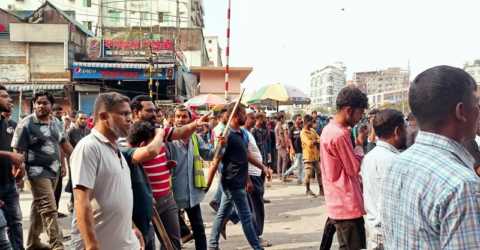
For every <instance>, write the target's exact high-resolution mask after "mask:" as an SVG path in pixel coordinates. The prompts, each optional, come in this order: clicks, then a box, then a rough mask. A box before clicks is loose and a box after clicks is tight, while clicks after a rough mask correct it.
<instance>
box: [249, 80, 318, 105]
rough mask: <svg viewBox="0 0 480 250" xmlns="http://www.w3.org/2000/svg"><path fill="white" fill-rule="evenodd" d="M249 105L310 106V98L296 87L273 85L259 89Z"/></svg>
mask: <svg viewBox="0 0 480 250" xmlns="http://www.w3.org/2000/svg"><path fill="white" fill-rule="evenodd" d="M247 103H248V104H263V105H277V107H278V105H293V104H310V98H308V96H307V95H305V94H304V93H303V92H302V91H300V90H299V89H297V88H296V87H294V86H290V85H283V84H272V85H268V86H265V87H262V88H261V89H259V90H258V91H257V92H255V94H254V95H253V96H252V97H250V100H249V101H248V102H247Z"/></svg>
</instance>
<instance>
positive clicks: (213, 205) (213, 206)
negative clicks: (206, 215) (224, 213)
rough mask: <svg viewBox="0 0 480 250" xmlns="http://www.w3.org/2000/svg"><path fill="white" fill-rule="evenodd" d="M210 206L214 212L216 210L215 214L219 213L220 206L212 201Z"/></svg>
mask: <svg viewBox="0 0 480 250" xmlns="http://www.w3.org/2000/svg"><path fill="white" fill-rule="evenodd" d="M209 205H210V207H211V208H212V209H213V210H215V212H218V209H219V208H220V204H218V203H216V202H213V201H210V203H209Z"/></svg>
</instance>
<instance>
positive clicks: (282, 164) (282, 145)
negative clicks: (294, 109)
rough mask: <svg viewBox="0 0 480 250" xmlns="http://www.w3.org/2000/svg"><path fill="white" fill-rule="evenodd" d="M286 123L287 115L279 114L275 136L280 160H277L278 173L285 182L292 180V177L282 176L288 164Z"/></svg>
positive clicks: (279, 177)
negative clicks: (284, 126) (284, 127)
mask: <svg viewBox="0 0 480 250" xmlns="http://www.w3.org/2000/svg"><path fill="white" fill-rule="evenodd" d="M284 124H285V116H283V115H279V116H278V118H277V126H276V127H275V138H276V139H277V144H276V147H277V150H278V162H277V174H278V179H279V180H283V181H284V182H287V181H292V180H290V179H286V178H282V176H283V173H285V171H286V168H287V166H288V162H289V160H288V157H289V156H288V153H289V152H288V148H287V141H286V140H285V132H284V129H283V125H284Z"/></svg>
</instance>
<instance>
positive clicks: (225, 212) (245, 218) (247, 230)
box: [208, 188, 263, 250]
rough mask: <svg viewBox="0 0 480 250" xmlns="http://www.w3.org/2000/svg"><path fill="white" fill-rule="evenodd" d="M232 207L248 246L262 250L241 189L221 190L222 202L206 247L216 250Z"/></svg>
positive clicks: (245, 197) (245, 194) (244, 194)
mask: <svg viewBox="0 0 480 250" xmlns="http://www.w3.org/2000/svg"><path fill="white" fill-rule="evenodd" d="M234 207H235V210H236V211H237V213H238V217H240V221H241V222H242V228H243V233H244V234H245V237H246V238H247V241H248V243H250V246H251V247H252V248H253V249H254V250H259V249H260V250H262V249H263V247H262V245H260V240H259V239H258V235H257V234H256V233H255V228H254V227H253V220H252V214H251V212H250V207H249V206H248V200H247V192H245V189H243V188H242V189H236V190H231V189H224V190H223V194H222V202H221V204H220V208H219V209H218V212H217V215H216V216H215V221H214V222H213V226H212V235H211V236H210V244H209V246H208V247H209V248H213V249H217V248H218V240H219V238H220V232H221V231H222V229H223V225H224V224H225V221H226V220H227V218H228V217H229V216H230V215H231V214H232V209H233V208H234Z"/></svg>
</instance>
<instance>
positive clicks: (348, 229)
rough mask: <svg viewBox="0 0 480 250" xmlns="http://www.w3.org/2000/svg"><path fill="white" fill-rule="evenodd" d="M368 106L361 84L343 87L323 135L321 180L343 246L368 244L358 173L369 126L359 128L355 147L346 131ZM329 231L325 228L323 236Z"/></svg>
mask: <svg viewBox="0 0 480 250" xmlns="http://www.w3.org/2000/svg"><path fill="white" fill-rule="evenodd" d="M367 107H368V99H367V96H366V95H365V94H364V93H362V92H361V91H360V90H359V89H358V88H355V87H345V88H343V89H342V90H341V91H340V93H339V94H338V96H337V114H336V115H335V117H334V118H333V120H332V121H330V123H329V124H328V125H327V126H326V127H325V128H324V129H323V132H322V135H323V136H322V138H321V139H320V150H321V155H322V158H321V160H322V165H321V170H322V183H323V188H324V191H325V203H326V205H327V214H328V217H329V218H328V220H327V222H326V225H327V226H328V225H331V224H332V223H333V224H334V226H335V228H336V230H337V238H338V243H339V245H340V249H363V248H366V247H367V243H366V235H365V226H364V225H365V221H364V220H363V215H365V214H366V212H365V209H364V205H363V197H362V189H361V187H360V180H359V177H358V174H359V173H360V164H361V162H362V159H363V156H364V154H363V148H362V145H363V140H364V139H365V130H366V126H365V125H363V126H361V127H360V129H359V132H360V135H359V136H358V138H356V140H355V145H356V147H355V149H354V148H353V147H352V141H351V140H350V134H349V133H348V131H347V127H348V126H351V127H353V126H355V124H357V123H358V122H359V121H361V120H363V118H364V112H365V109H366V108H367ZM305 122H306V121H305ZM304 158H305V156H304ZM326 229H327V228H326ZM329 233H330V232H329V230H324V236H325V234H327V235H328V234H329ZM329 236H330V237H331V236H333V234H330V235H329ZM322 241H323V240H322Z"/></svg>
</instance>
